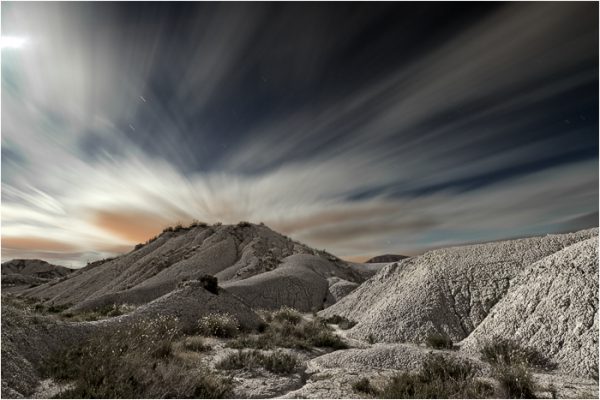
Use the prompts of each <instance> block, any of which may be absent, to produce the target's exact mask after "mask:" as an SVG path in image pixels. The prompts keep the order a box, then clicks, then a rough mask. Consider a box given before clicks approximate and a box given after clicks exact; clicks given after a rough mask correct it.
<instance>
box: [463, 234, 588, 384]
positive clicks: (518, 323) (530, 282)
mask: <svg viewBox="0 0 600 400" xmlns="http://www.w3.org/2000/svg"><path fill="white" fill-rule="evenodd" d="M493 337H500V338H507V339H513V340H516V341H517V342H518V343H520V344H521V345H523V346H527V347H530V348H534V349H536V350H538V351H539V352H540V353H542V354H544V355H545V356H546V357H547V358H549V359H550V361H551V362H553V363H556V364H558V365H559V366H560V368H561V369H562V370H563V371H565V372H567V373H569V374H572V375H578V376H592V375H594V374H597V373H598V238H597V237H595V238H591V239H587V240H584V241H581V242H578V243H575V244H573V245H571V246H569V247H566V248H565V249H563V250H560V251H558V252H556V253H554V254H552V255H550V256H548V257H545V258H543V259H541V260H540V261H538V262H536V263H534V264H533V265H532V266H531V267H530V268H528V269H527V270H525V271H523V272H522V273H521V274H519V275H518V276H517V277H516V278H515V279H514V281H513V282H512V284H511V289H510V291H509V292H508V293H507V295H506V296H504V297H503V298H502V300H501V301H500V302H499V303H498V304H497V305H496V306H495V307H494V308H493V309H492V310H491V312H490V313H489V315H488V316H487V317H486V318H485V320H483V322H482V323H481V324H479V325H478V326H477V328H476V329H475V330H474V331H473V333H471V335H470V336H469V337H468V338H467V339H465V340H464V345H463V347H465V348H466V349H470V350H473V351H477V349H478V348H479V347H480V343H483V342H485V341H486V340H489V339H490V338H493Z"/></svg>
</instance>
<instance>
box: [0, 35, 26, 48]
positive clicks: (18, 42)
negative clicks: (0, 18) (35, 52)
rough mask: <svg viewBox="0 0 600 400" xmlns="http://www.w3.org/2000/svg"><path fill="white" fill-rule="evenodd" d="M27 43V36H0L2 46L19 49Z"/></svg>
mask: <svg viewBox="0 0 600 400" xmlns="http://www.w3.org/2000/svg"><path fill="white" fill-rule="evenodd" d="M25 43H27V38H24V37H17V36H4V35H3V36H2V37H0V48H2V49H5V48H12V49H18V48H20V47H23V45H24V44H25Z"/></svg>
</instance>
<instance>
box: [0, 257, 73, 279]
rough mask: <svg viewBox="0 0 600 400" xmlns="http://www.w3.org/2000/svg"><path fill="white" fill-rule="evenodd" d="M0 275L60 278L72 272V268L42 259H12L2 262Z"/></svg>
mask: <svg viewBox="0 0 600 400" xmlns="http://www.w3.org/2000/svg"><path fill="white" fill-rule="evenodd" d="M1 271H2V275H9V274H20V275H26V276H33V277H36V278H42V279H53V278H60V277H62V276H65V275H68V274H70V273H71V272H73V271H74V270H73V269H70V268H67V267H62V266H60V265H54V264H50V263H48V262H46V261H44V260H34V259H14V260H10V261H7V262H4V263H2V266H1Z"/></svg>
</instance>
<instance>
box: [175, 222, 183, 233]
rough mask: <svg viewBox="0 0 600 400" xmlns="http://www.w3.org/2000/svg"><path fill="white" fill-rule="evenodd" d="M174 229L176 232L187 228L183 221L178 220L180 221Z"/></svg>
mask: <svg viewBox="0 0 600 400" xmlns="http://www.w3.org/2000/svg"><path fill="white" fill-rule="evenodd" d="M173 230H174V231H175V232H179V231H183V230H185V228H184V227H183V225H182V224H181V222H178V223H177V225H175V226H174V227H173Z"/></svg>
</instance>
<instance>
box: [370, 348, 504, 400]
mask: <svg viewBox="0 0 600 400" xmlns="http://www.w3.org/2000/svg"><path fill="white" fill-rule="evenodd" d="M493 396H494V388H493V387H492V386H491V385H489V384H487V383H485V382H482V381H479V380H477V379H476V378H475V374H474V370H473V367H472V366H471V365H470V364H469V363H468V362H466V361H458V360H457V361H454V360H451V359H449V358H446V357H443V356H440V355H432V356H429V357H428V358H427V359H425V360H424V361H423V364H422V366H421V370H420V371H419V372H418V373H416V374H409V373H406V372H405V373H401V374H399V375H396V376H394V377H393V378H392V379H391V381H390V382H388V384H387V385H385V386H384V388H383V389H382V390H381V392H380V393H379V394H378V397H380V398H413V399H414V398H486V397H493Z"/></svg>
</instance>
